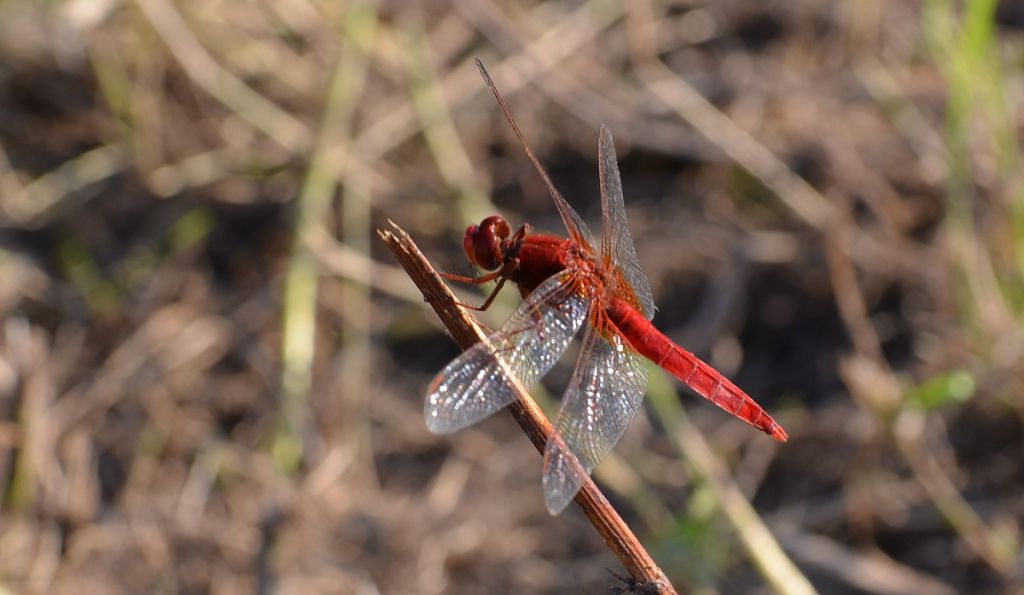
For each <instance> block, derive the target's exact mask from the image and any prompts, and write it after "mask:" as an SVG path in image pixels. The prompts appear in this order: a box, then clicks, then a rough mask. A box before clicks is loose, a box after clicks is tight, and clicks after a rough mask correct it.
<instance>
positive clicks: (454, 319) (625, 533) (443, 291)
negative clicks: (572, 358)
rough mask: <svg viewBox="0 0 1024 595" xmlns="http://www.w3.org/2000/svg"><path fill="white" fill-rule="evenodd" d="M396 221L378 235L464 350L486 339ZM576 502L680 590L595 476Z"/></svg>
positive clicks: (529, 423)
mask: <svg viewBox="0 0 1024 595" xmlns="http://www.w3.org/2000/svg"><path fill="white" fill-rule="evenodd" d="M390 223H391V226H392V229H390V230H385V229H378V230H377V234H378V235H379V236H380V238H381V239H382V240H384V243H385V244H387V246H388V248H390V249H391V251H392V253H394V255H395V258H396V259H398V262H399V263H400V264H401V265H402V267H403V268H405V270H406V272H407V273H408V274H409V277H410V278H411V279H412V281H413V283H415V284H416V286H417V287H418V288H419V289H420V291H421V292H423V296H424V298H425V299H426V300H427V301H428V302H429V303H430V304H431V305H432V306H433V307H434V311H436V312H437V314H438V316H440V317H441V322H443V323H444V325H445V327H446V328H447V329H448V331H449V332H450V333H451V334H452V337H454V339H455V342H456V343H458V344H459V346H460V347H462V348H463V349H468V348H469V347H471V346H472V345H474V344H475V343H477V342H479V341H482V340H484V333H483V331H482V330H481V329H480V326H479V325H478V324H477V323H476V321H475V320H473V319H472V318H471V317H470V316H469V315H467V314H466V312H465V311H464V310H463V309H462V308H460V307H458V306H457V305H456V303H457V301H456V299H455V295H454V294H453V293H452V292H451V290H450V289H448V287H447V286H446V285H445V284H444V282H443V281H442V280H441V277H440V275H438V273H437V271H435V270H434V268H433V267H432V266H430V263H429V262H428V261H427V259H426V257H425V256H423V253H422V252H420V250H419V248H417V247H416V244H415V243H413V241H412V238H411V237H409V234H407V233H406V232H405V231H403V230H402V229H401V228H400V227H398V225H396V224H395V223H394V222H390ZM514 388H515V390H516V392H517V393H518V397H519V398H518V400H517V401H515V402H514V403H512V405H510V406H509V412H510V413H511V414H512V417H514V418H515V420H516V423H518V424H519V426H520V427H521V428H522V429H523V431H524V432H525V433H526V436H527V437H528V438H529V439H530V442H532V443H533V446H534V447H535V448H536V449H537V451H538V452H541V453H543V452H544V445H545V444H546V443H547V440H548V436H550V435H551V432H552V428H551V422H549V421H548V419H547V417H545V415H544V412H543V411H541V409H540V407H538V406H537V404H536V403H535V402H534V401H533V399H531V398H530V395H529V393H527V392H526V391H525V390H524V389H523V388H522V387H521V386H519V385H518V384H516V385H515V387H514ZM576 504H578V505H579V506H580V508H582V509H583V512H584V514H586V515H587V518H588V519H590V522H591V524H593V525H594V528H595V529H597V532H598V533H599V534H600V535H601V537H602V538H603V539H604V541H605V543H606V544H607V545H608V548H609V549H610V550H611V551H612V553H613V554H615V556H616V557H617V558H618V559H619V560H620V561H621V562H622V564H623V566H625V568H626V570H627V571H628V572H629V574H630V576H632V577H633V578H634V579H635V580H636V581H637V582H638V583H639V584H641V585H644V586H645V587H654V588H655V589H656V590H655V592H657V593H675V592H676V591H675V589H674V588H673V587H672V585H671V583H669V581H668V578H667V577H666V576H665V573H664V572H662V570H661V568H659V567H658V565H657V563H655V561H654V559H653V558H652V557H651V555H650V554H649V553H648V552H647V550H646V549H644V546H643V545H642V544H641V543H640V541H639V540H638V539H637V538H636V536H635V535H633V532H632V531H631V530H630V528H629V526H628V525H626V522H625V521H623V520H622V517H621V516H619V513H618V512H616V511H615V509H614V508H613V507H612V505H611V503H610V502H608V499H607V498H605V497H604V494H602V493H601V491H600V490H599V489H598V487H597V485H596V484H595V483H594V481H593V480H592V479H590V478H589V477H587V478H586V480H585V481H584V482H583V487H582V488H581V489H580V492H579V494H577V495H576Z"/></svg>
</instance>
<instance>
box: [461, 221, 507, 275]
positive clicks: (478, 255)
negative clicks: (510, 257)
mask: <svg viewBox="0 0 1024 595" xmlns="http://www.w3.org/2000/svg"><path fill="white" fill-rule="evenodd" d="M511 235H512V228H511V227H510V226H509V224H508V221H506V220H505V218H504V217H502V216H501V215H491V216H490V217H488V218H486V219H484V220H483V221H481V222H480V225H470V226H469V227H467V228H466V237H465V238H463V240H462V246H463V247H464V248H465V249H466V257H467V258H469V262H470V263H471V264H475V265H476V266H478V267H480V268H482V269H485V270H488V271H493V270H495V269H497V268H498V267H500V266H501V265H502V263H503V262H504V261H505V254H504V245H505V243H506V241H507V240H508V238H509V236H511Z"/></svg>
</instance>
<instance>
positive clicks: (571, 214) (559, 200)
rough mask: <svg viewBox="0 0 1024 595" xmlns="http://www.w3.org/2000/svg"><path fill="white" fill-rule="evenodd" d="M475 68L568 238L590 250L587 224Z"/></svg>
mask: <svg viewBox="0 0 1024 595" xmlns="http://www.w3.org/2000/svg"><path fill="white" fill-rule="evenodd" d="M476 66H477V68H478V69H479V70H480V75H481V76H483V77H484V82H486V83H487V86H488V87H489V88H490V90H491V93H493V94H494V98H495V99H496V100H497V101H498V107H500V108H501V112H502V113H503V114H505V119H506V120H508V123H509V125H511V126H512V132H514V133H515V135H516V139H518V140H519V144H520V145H522V147H523V151H525V152H526V156H527V157H528V158H529V159H530V163H532V164H533V169H535V170H536V171H537V174H538V175H539V176H540V179H541V180H542V181H543V182H544V186H546V187H547V189H548V194H550V195H551V199H552V200H553V201H555V208H557V209H558V214H559V215H561V216H562V222H563V223H565V228H566V230H567V231H568V232H569V237H571V238H572V239H573V240H575V241H576V242H577V243H578V244H580V245H581V246H583V247H585V248H591V247H592V246H593V244H594V240H593V236H592V235H591V234H590V229H589V228H588V227H587V224H586V223H584V222H583V219H582V218H581V217H580V215H579V213H577V212H576V210H575V209H573V208H572V207H570V206H569V203H568V202H566V200H565V198H564V197H563V196H562V193H561V192H559V191H558V189H557V188H555V184H554V182H552V181H551V176H549V175H548V171H547V170H546V169H544V166H543V165H541V163H540V159H537V156H536V155H534V153H533V149H531V148H530V144H529V143H528V142H526V137H525V136H523V132H522V131H521V130H519V125H518V124H516V120H515V118H513V117H512V111H511V110H510V109H509V108H508V104H506V103H505V99H504V98H502V96H501V93H499V92H498V88H497V87H496V86H495V85H494V81H493V80H491V75H490V74H488V73H487V69H486V68H484V65H483V62H481V61H480V60H477V61H476Z"/></svg>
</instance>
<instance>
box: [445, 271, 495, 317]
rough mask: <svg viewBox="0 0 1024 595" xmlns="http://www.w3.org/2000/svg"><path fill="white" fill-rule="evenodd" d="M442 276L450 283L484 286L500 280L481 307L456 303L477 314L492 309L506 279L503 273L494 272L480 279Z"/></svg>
mask: <svg viewBox="0 0 1024 595" xmlns="http://www.w3.org/2000/svg"><path fill="white" fill-rule="evenodd" d="M441 276H442V277H444V278H445V279H448V280H449V281H457V282H459V283H469V284H472V285H482V284H484V283H488V282H490V281H493V280H495V279H497V280H498V284H497V285H495V286H494V289H493V290H492V291H491V294H490V295H489V296H487V300H486V301H485V302H484V303H483V304H482V305H480V306H474V305H472V304H466V303H464V302H460V301H458V300H456V301H455V305H456V306H459V307H462V308H466V309H468V310H474V311H477V312H483V311H484V310H486V309H488V308H490V307H491V303H492V302H494V298H496V297H498V292H499V291H501V288H502V286H504V285H505V281H506V279H507V278H506V277H505V276H503V275H502V271H494V272H493V273H488V274H486V275H483V276H480V277H467V276H464V275H457V274H455V273H441ZM426 301H428V302H430V301H432V299H431V298H426Z"/></svg>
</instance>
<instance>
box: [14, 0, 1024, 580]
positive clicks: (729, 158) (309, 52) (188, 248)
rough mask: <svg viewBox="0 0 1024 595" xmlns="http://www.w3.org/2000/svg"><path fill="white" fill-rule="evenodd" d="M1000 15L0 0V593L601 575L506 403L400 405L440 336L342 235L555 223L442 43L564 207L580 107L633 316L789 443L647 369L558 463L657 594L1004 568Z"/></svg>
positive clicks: (594, 205) (585, 530)
mask: <svg viewBox="0 0 1024 595" xmlns="http://www.w3.org/2000/svg"><path fill="white" fill-rule="evenodd" d="M1022 26H1024V10H1022V9H1021V5H1020V4H1019V3H1015V2H1005V3H1002V4H1000V3H998V2H995V1H994V0H989V1H985V0H978V1H964V2H951V1H948V0H925V1H923V2H910V1H907V2H904V1H896V2H882V1H880V0H870V1H861V2H829V1H825V0H795V1H793V0H790V1H768V2H738V1H707V2H702V1H692V2H691V1H682V2H655V1H653V0H645V1H639V2H635V3H629V4H626V3H618V2H606V1H600V0H593V1H590V2H581V1H566V2H562V1H555V0H551V1H548V2H540V3H517V2H492V1H470V0H451V1H450V2H444V1H431V2H424V3H399V2H372V1H369V0H364V1H352V2H344V1H331V2H322V1H320V0H283V1H282V0H276V1H265V0H262V1H261V0H258V1H242V0H213V1H207V2H186V1H183V0H134V1H130V0H70V1H60V0H51V1H48V2H39V1H36V0H7V1H6V2H4V3H2V4H0V247H2V248H0V249H2V251H0V275H2V279H3V282H2V283H0V315H2V319H3V323H2V326H0V488H2V492H0V592H4V593H7V592H9V593H218V594H219V593H224V594H228V593H267V594H269V593H361V594H362V593H564V592H587V593H592V592H610V591H609V590H610V589H611V588H612V587H615V586H619V587H624V586H625V584H624V583H623V582H622V581H620V580H619V579H617V578H615V577H614V576H613V575H612V574H611V573H610V572H609V569H610V570H613V571H615V572H619V573H621V572H622V568H621V566H620V565H619V563H618V561H617V560H616V559H615V558H614V557H613V556H612V555H611V554H610V553H609V551H608V550H607V549H606V548H605V547H604V544H603V543H602V541H601V539H600V538H599V536H598V535H597V533H596V532H595V531H594V530H593V528H592V527H590V525H589V524H588V523H587V522H586V520H585V518H584V517H583V516H582V514H581V513H580V512H579V510H578V509H577V508H576V507H575V506H571V507H570V509H569V510H568V511H567V512H565V513H564V514H562V515H561V516H559V517H554V518H552V517H549V516H548V515H547V513H546V511H545V509H544V505H543V498H542V495H541V488H540V468H541V459H540V457H539V456H538V455H537V453H536V452H535V451H534V450H533V449H532V448H531V447H530V445H529V442H528V441H527V440H526V439H525V437H524V436H523V435H522V433H521V432H520V430H519V429H518V427H517V426H516V425H515V424H514V423H513V422H512V420H511V419H510V418H509V416H508V415H507V414H505V413H501V414H498V415H496V416H494V417H493V418H491V419H488V420H487V421H486V422H484V423H481V424H479V425H478V426H475V427H473V428H470V429H467V430H464V431H461V432H458V433H456V434H454V435H451V436H446V437H436V436H432V435H430V434H429V433H428V432H427V430H426V428H425V426H424V422H423V419H422V415H423V414H422V410H423V397H424V394H425V389H426V386H427V384H428V382H429V380H430V378H431V377H432V376H433V375H434V374H435V373H436V372H437V371H439V370H440V369H441V368H442V367H443V366H444V365H445V364H446V363H447V362H448V361H449V360H450V359H451V358H453V357H454V356H456V355H457V353H458V349H457V348H456V346H455V344H454V343H453V342H452V341H451V340H450V338H449V337H448V336H447V335H446V333H445V331H444V329H443V328H442V327H441V326H440V324H439V322H438V320H437V318H436V316H435V315H434V313H433V312H432V311H431V309H430V308H429V307H428V305H427V304H425V303H424V302H423V298H422V296H421V295H419V293H418V292H417V291H416V290H415V287H414V286H413V284H412V283H411V282H410V281H409V280H408V279H407V278H406V277H405V276H404V274H403V273H402V272H401V270H400V269H398V267H397V266H396V263H395V261H394V260H393V258H392V257H391V255H390V253H388V251H387V250H386V248H385V247H384V246H383V244H382V243H381V242H380V241H379V240H378V238H377V237H376V233H375V229H376V228H378V227H381V226H383V225H385V224H386V222H387V220H388V219H392V220H394V221H395V222H396V223H398V224H399V225H401V226H402V227H403V228H404V229H405V230H407V231H408V232H409V233H410V234H411V235H412V237H413V238H414V239H415V240H416V241H417V242H418V243H419V245H420V247H421V248H422V249H423V250H424V252H425V253H426V254H427V255H428V257H429V258H430V259H431V260H432V261H433V262H434V263H435V265H436V266H438V267H439V268H441V269H444V270H449V271H453V272H458V273H461V274H471V273H472V271H471V269H470V267H469V266H468V265H467V264H466V263H465V258H464V256H463V254H462V249H461V242H462V234H463V230H464V229H465V226H466V225H468V224H470V223H475V222H477V221H479V220H480V218H481V217H483V216H485V215H488V214H492V213H496V212H497V213H501V214H503V215H504V216H506V217H508V218H509V219H510V220H511V221H512V223H513V225H514V226H518V225H519V224H521V223H523V222H530V223H531V224H532V225H533V226H534V227H536V228H539V229H546V230H550V231H556V232H557V231H562V226H561V223H560V221H559V219H558V218H557V215H556V213H555V211H554V209H553V208H552V204H551V201H550V199H549V198H548V196H547V194H546V192H545V191H544V188H543V186H542V185H541V183H540V180H539V179H538V178H537V176H536V175H535V173H534V172H533V171H532V170H531V168H530V167H529V164H528V162H527V161H526V159H525V157H524V156H523V155H522V153H521V151H520V149H519V147H518V146H517V145H516V144H515V142H514V139H513V137H512V136H511V134H510V131H509V129H508V127H507V125H506V124H505V123H504V121H503V120H502V118H501V115H500V112H499V110H498V108H497V106H496V104H495V102H494V100H493V98H492V97H491V96H490V94H489V92H488V91H487V89H486V87H485V86H484V84H483V82H482V81H481V79H480V77H479V75H478V74H477V72H476V68H475V66H474V64H473V59H474V58H480V59H481V60H483V62H484V63H485V64H486V65H487V66H488V67H489V69H490V71H491V74H492V76H493V77H494V79H495V82H496V84H497V85H498V87H499V89H501V90H502V92H503V93H504V95H505V97H506V99H507V100H508V101H509V103H510V105H511V107H512V110H513V112H514V113H515V114H516V115H517V117H518V120H519V123H520V125H521V126H522V128H523V129H524V132H525V134H526V136H527V138H528V139H529V140H530V142H531V143H532V145H533V148H534V149H535V150H536V152H537V153H538V154H539V156H540V158H541V160H542V161H543V162H544V163H545V164H546V165H547V166H548V168H549V169H550V171H551V173H552V176H553V178H554V181H555V184H556V185H557V186H558V187H559V188H560V189H561V191H562V193H563V194H565V195H566V197H567V198H568V200H569V202H570V203H571V204H572V205H573V206H574V207H575V208H576V209H577V210H579V211H580V213H581V214H582V215H583V216H584V218H585V219H587V220H588V221H589V222H590V223H591V225H592V226H593V227H598V221H597V220H598V217H599V202H598V201H599V196H598V191H597V164H596V160H595V157H596V143H597V129H598V127H599V125H600V124H601V123H602V122H605V123H607V124H608V126H609V127H610V128H611V130H612V132H613V133H614V135H615V138H616V143H617V148H618V152H619V157H620V162H621V163H620V168H621V171H622V178H623V184H624V188H625V196H626V206H627V210H628V215H629V223H630V229H631V231H632V233H633V236H634V238H635V241H636V245H637V251H638V253H639V259H640V262H641V263H642V265H643V267H644V269H645V271H646V273H647V275H648V277H649V278H650V279H651V282H652V285H653V289H654V294H655V299H656V302H657V303H658V305H659V308H660V309H659V312H658V314H657V315H656V317H655V323H656V324H657V325H658V326H659V327H660V328H661V329H662V330H664V331H665V332H666V333H667V334H668V335H669V336H671V337H672V338H674V339H675V340H677V341H679V342H680V343H681V344H682V345H684V346H687V347H688V348H689V349H691V350H693V351H695V352H696V353H698V354H699V355H701V356H702V357H705V358H706V359H707V360H708V361H709V362H710V363H712V364H713V365H715V366H716V367H717V368H718V369H720V370H721V371H722V372H724V373H725V374H727V375H728V376H730V377H731V378H732V379H733V380H734V381H736V383H737V384H739V385H740V386H742V387H743V388H745V389H746V390H747V391H748V392H749V393H750V394H751V395H753V396H754V397H755V398H756V399H757V400H758V401H759V402H760V403H762V404H763V405H764V406H765V407H766V408H767V409H769V410H770V411H771V412H772V414H773V415H774V416H775V417H776V419H778V420H779V421H780V422H781V423H782V424H783V426H784V427H785V428H786V429H787V431H788V432H789V435H790V437H791V439H790V442H789V443H787V444H784V445H782V444H776V443H774V442H773V441H771V440H770V439H769V438H767V437H766V436H764V435H763V434H761V433H759V432H756V431H754V430H752V429H751V428H749V427H748V426H746V425H745V424H743V423H741V422H739V421H737V420H735V419H733V418H731V417H729V416H728V415H726V414H724V413H723V412H722V411H720V410H718V409H717V408H715V407H713V406H711V405H710V404H708V403H706V402H704V401H703V400H701V399H699V398H698V397H695V396H694V395H693V394H692V393H691V392H689V391H688V390H687V389H685V388H683V387H681V386H680V385H679V384H678V383H674V382H670V381H668V380H666V379H665V378H664V377H663V376H657V375H655V376H654V377H653V378H652V381H651V389H650V391H649V394H648V399H647V405H646V408H645V411H644V412H642V413H641V414H640V416H638V418H637V419H636V421H634V422H633V424H632V425H631V427H630V428H629V430H628V432H627V433H626V435H625V437H624V439H623V441H622V443H621V444H620V445H619V447H618V448H616V450H615V451H614V453H613V456H612V457H611V458H610V459H609V460H608V461H607V462H606V463H605V464H604V465H602V466H601V467H600V468H599V469H598V472H597V473H596V477H597V479H598V483H599V485H601V486H602V487H603V488H604V490H605V492H606V493H607V494H608V496H609V498H610V499H611V501H612V503H613V504H614V505H615V506H616V508H617V509H618V510H619V511H620V512H621V513H622V514H623V516H624V517H625V518H626V519H627V521H628V522H629V523H630V525H631V526H632V527H633V528H634V530H635V531H636V533H637V534H638V536H639V537H640V538H641V540H642V541H643V542H644V543H645V545H646V546H647V547H648V548H649V549H650V551H651V553H652V554H653V555H654V557H655V558H656V559H657V560H658V562H659V563H660V564H661V566H662V568H663V569H664V570H665V572H666V573H667V574H668V575H669V576H670V577H671V578H672V580H673V581H674V583H675V585H676V587H677V588H678V589H679V590H680V592H700V593H768V592H773V591H775V592H782V593H806V592H809V589H808V586H809V585H811V586H813V588H815V589H817V590H818V591H819V592H822V593H914V594H917V595H920V594H922V593H938V594H943V593H963V592H971V593H1007V592H1021V591H1019V590H1015V589H1020V587H1019V586H1018V585H1020V584H1021V581H1022V560H1021V550H1020V524H1021V519H1022V515H1024V499H1022V498H1021V497H1020V493H1021V489H1022V487H1024V460H1022V456H1021V455H1022V452H1024V450H1022V449H1024V432H1022V415H1024V394H1022V384H1024V382H1022V381H1024V377H1022V373H1021V360H1022V357H1024V336H1022V334H1024V330H1022V327H1021V319H1022V317H1024V200H1022V199H1024V196H1022V195H1024V185H1022V168H1021V159H1020V141H1019V137H1020V134H1021V126H1022V118H1021V114H1022V107H1024V72H1022V70H1021V64H1022V63H1024V36H1022V32H1021V27H1022ZM461 291H462V293H461V294H460V295H461V296H462V297H463V299H465V300H467V301H472V302H479V301H482V299H483V295H484V293H483V291H474V290H472V289H466V288H463V289H462V290H461ZM515 293H516V292H515V291H512V290H509V291H506V292H505V294H506V295H504V296H503V297H502V299H501V300H499V302H498V303H497V304H496V305H495V306H494V307H493V308H492V309H491V310H490V311H488V312H486V313H484V314H482V315H480V318H481V319H482V321H483V322H484V323H485V324H488V325H491V326H497V325H499V324H500V323H501V321H502V320H503V319H504V317H505V316H507V315H508V313H509V312H510V311H511V309H513V308H514V307H515V306H516V304H517V303H518V302H519V298H518V297H517V296H516V295H515ZM572 361H573V360H572V358H571V357H566V358H564V362H563V363H562V364H561V365H560V366H559V367H558V368H556V369H555V370H554V372H553V373H552V374H551V375H550V380H548V381H546V383H545V385H546V387H547V389H548V390H549V391H550V394H547V393H545V391H544V390H543V389H541V388H538V390H537V391H535V392H536V393H537V394H538V398H540V399H541V400H543V401H545V402H546V403H549V404H551V403H553V405H550V406H552V407H557V395H558V394H559V392H560V390H561V388H562V387H563V386H564V383H565V381H566V379H567V377H568V374H569V371H570V370H569V368H570V367H571V364H572ZM551 395H554V397H552V396H551ZM684 409H685V412H686V413H685V414H684V413H683V410H684Z"/></svg>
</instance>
